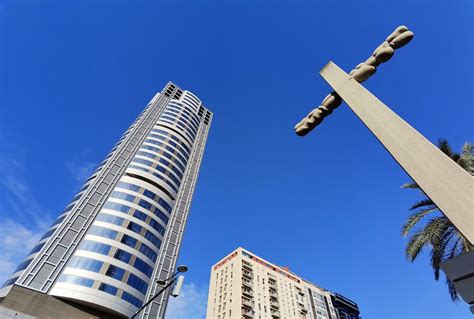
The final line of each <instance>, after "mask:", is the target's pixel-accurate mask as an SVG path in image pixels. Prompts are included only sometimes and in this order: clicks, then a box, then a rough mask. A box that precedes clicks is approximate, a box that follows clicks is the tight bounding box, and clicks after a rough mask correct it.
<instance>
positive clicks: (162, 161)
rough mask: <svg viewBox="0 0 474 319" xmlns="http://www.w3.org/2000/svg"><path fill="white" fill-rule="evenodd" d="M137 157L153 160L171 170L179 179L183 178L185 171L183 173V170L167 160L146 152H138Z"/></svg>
mask: <svg viewBox="0 0 474 319" xmlns="http://www.w3.org/2000/svg"><path fill="white" fill-rule="evenodd" d="M137 155H138V156H144V157H147V158H150V159H153V160H155V161H157V162H159V163H161V164H163V165H164V166H166V167H168V168H169V169H171V170H172V171H173V172H174V173H175V174H176V175H177V176H178V177H179V178H183V173H184V170H183V171H181V170H179V169H177V168H176V166H174V165H173V164H172V163H170V162H169V161H167V160H165V159H164V158H163V157H159V156H157V155H153V154H151V153H148V152H144V151H138V152H137Z"/></svg>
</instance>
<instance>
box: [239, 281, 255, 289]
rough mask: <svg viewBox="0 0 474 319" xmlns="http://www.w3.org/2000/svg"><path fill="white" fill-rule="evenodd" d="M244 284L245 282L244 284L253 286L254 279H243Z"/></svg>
mask: <svg viewBox="0 0 474 319" xmlns="http://www.w3.org/2000/svg"><path fill="white" fill-rule="evenodd" d="M242 284H243V285H244V286H247V287H250V288H253V282H252V281H250V280H247V279H243V280H242Z"/></svg>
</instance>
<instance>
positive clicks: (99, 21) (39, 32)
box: [0, 0, 474, 319]
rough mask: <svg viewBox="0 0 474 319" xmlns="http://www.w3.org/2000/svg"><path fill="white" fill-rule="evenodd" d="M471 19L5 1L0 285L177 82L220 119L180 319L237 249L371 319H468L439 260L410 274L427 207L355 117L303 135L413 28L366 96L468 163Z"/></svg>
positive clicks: (187, 4)
mask: <svg viewBox="0 0 474 319" xmlns="http://www.w3.org/2000/svg"><path fill="white" fill-rule="evenodd" d="M473 21H474V3H473V1H472V0H465V1H444V2H443V3H440V2H437V1H413V0H398V1H347V2H342V1H327V0H324V1H322V0H321V1H307V2H305V1H272V2H270V1H237V0H236V1H210V2H205V1H199V2H198V1H194V2H192V1H161V3H159V2H158V1H105V0H103V1H92V0H90V1H89V0H84V1H65V0H64V1H48V0H43V1H41V0H36V1H21V0H10V1H8V0H3V1H0V45H1V47H0V174H1V176H2V177H1V178H0V217H1V220H2V225H1V226H0V232H2V234H3V235H4V236H2V237H3V238H2V239H1V241H2V242H1V243H0V256H1V258H0V259H1V260H0V269H1V271H0V277H1V278H0V279H4V278H5V276H6V275H7V273H8V272H9V271H11V270H12V268H14V267H15V264H16V263H17V262H18V261H19V260H21V258H22V257H24V254H25V253H26V251H27V248H28V247H30V246H31V245H33V244H34V242H35V241H36V240H37V239H38V236H39V234H40V233H41V232H42V231H43V230H44V229H45V228H46V227H47V225H48V224H49V223H50V221H51V220H52V219H53V218H54V217H55V216H56V215H57V214H58V213H59V212H60V211H61V210H62V209H63V208H64V206H65V205H66V204H67V202H68V201H69V200H70V199H71V197H72V196H73V194H74V193H75V191H77V190H78V187H79V186H80V184H81V182H82V181H84V179H85V178H86V176H87V174H88V173H89V172H90V171H91V169H93V168H94V166H95V165H97V164H98V163H99V162H100V161H101V160H102V158H103V157H104V156H105V155H106V154H107V152H108V150H109V149H110V148H111V147H112V146H113V145H114V144H115V142H116V141H117V139H118V138H119V137H120V135H121V134H122V133H123V131H124V130H125V129H126V128H127V127H128V125H129V124H130V123H131V122H132V121H133V120H134V119H135V117H136V116H137V115H138V113H140V112H141V110H142V109H143V107H144V106H145V105H146V103H147V102H148V100H149V99H150V98H151V97H152V96H153V95H154V93H155V92H156V91H159V90H161V88H162V87H163V86H164V85H165V84H166V82H167V81H169V80H171V81H173V82H175V83H177V84H178V85H180V86H181V87H183V88H185V89H188V90H190V91H191V92H193V93H195V94H196V95H197V96H199V97H200V98H201V99H202V101H204V103H205V105H206V106H207V107H209V108H210V109H211V110H212V111H213V112H214V122H213V124H212V127H211V132H210V136H209V140H208V145H207V148H206V152H205V156H204V161H203V164H202V167H201V173H200V177H199V181H198V184H197V190H196V192H195V196H194V202H193V205H192V208H191V213H190V217H189V220H188V225H187V229H186V233H185V237H184V242H183V245H182V249H181V255H180V261H181V262H182V263H186V264H187V265H188V266H189V267H190V271H189V273H188V275H187V279H186V280H187V283H188V285H187V291H186V294H185V296H183V298H182V299H181V301H179V302H181V304H179V305H178V303H177V301H178V299H179V298H178V299H177V300H176V301H174V302H175V305H174V306H173V307H175V308H174V311H175V316H180V315H179V314H181V316H184V315H183V313H184V311H186V310H183V309H187V310H192V313H193V316H190V317H189V318H194V317H196V318H202V315H200V314H202V309H203V306H202V303H203V302H204V303H205V301H206V298H207V285H208V281H209V272H210V266H211V265H212V264H213V263H215V262H216V261H217V260H219V259H220V258H222V257H223V256H224V255H226V254H227V253H229V252H230V251H232V250H233V249H235V248H236V247H238V246H243V247H245V248H246V249H248V250H250V251H253V252H254V253H256V254H257V255H260V256H262V257H263V258H266V259H268V260H270V261H272V262H274V263H277V264H281V265H288V266H290V269H292V270H293V271H294V272H295V273H297V274H299V275H301V276H303V277H305V278H307V279H308V280H310V281H313V282H315V283H317V284H319V285H321V286H323V287H326V288H327V289H330V290H333V291H337V292H340V293H341V294H343V295H345V296H347V297H349V298H352V299H354V300H355V301H356V302H357V303H358V304H359V306H360V309H361V311H362V315H363V317H364V318H365V319H378V318H397V319H398V318H403V319H405V318H413V319H415V318H416V319H418V318H430V319H432V318H440V319H441V318H442V319H445V318H456V319H457V318H469V311H468V307H467V306H466V305H465V304H464V303H462V302H459V303H457V304H453V303H452V302H451V301H450V299H449V296H448V293H447V291H446V287H445V284H444V282H443V280H440V282H435V281H434V279H433V273H432V270H431V268H430V266H429V256H427V255H424V256H421V257H420V259H419V260H418V261H417V262H415V263H414V264H410V263H408V262H407V261H406V260H405V257H404V244H405V240H404V239H403V238H402V237H401V236H400V228H401V225H402V224H403V222H404V220H405V219H406V218H407V216H408V214H409V213H408V211H407V209H408V207H409V206H410V205H411V204H412V203H413V202H414V201H416V200H417V199H418V198H420V194H418V193H416V192H415V191H410V190H402V189H400V185H402V184H403V183H405V182H407V181H408V180H409V178H408V176H407V175H406V174H405V173H404V172H403V171H402V170H401V169H400V168H399V166H398V165H397V164H396V163H395V162H394V161H393V159H392V158H391V157H390V156H389V155H388V154H387V152H386V151H385V150H384V149H383V148H382V147H381V145H380V144H379V143H378V142H377V141H376V140H375V138H374V137H373V136H372V135H371V134H370V133H369V131H368V130H367V129H366V128H365V127H364V126H363V125H362V124H361V123H360V121H359V120H358V119H357V118H356V116H355V115H354V114H353V113H352V112H351V111H350V110H349V109H348V107H347V106H345V105H343V106H341V107H340V108H339V109H337V110H336V112H335V113H333V115H331V116H330V117H329V118H328V119H327V120H325V122H324V123H323V125H321V126H320V127H318V128H317V129H316V130H315V131H314V132H312V133H311V134H310V135H308V136H307V137H305V138H300V137H297V136H296V135H295V134H294V133H293V126H294V124H295V123H297V122H298V121H299V120H300V119H301V118H302V117H303V116H305V115H306V114H307V113H308V112H309V111H310V110H311V109H312V108H313V107H315V106H317V105H319V103H320V101H321V100H322V98H323V97H324V96H325V95H326V94H327V93H328V91H329V87H328V85H327V84H326V83H325V82H324V80H322V78H320V77H319V75H318V71H319V70H320V69H321V67H322V66H324V64H325V63H326V62H327V61H328V60H329V59H332V60H333V61H335V62H336V63H337V64H339V65H340V66H341V67H342V68H344V69H345V70H347V71H349V70H351V69H352V67H353V66H355V65H356V64H358V63H359V62H361V61H363V60H365V59H366V58H367V57H368V56H369V55H370V54H371V53H372V51H373V50H374V49H375V47H377V46H378V45H379V44H380V43H381V41H383V40H384V39H385V37H386V36H387V35H388V34H389V33H390V32H392V30H393V29H394V28H395V27H396V26H398V25H400V24H406V25H407V26H409V28H410V29H412V30H413V31H414V32H415V39H414V40H413V41H412V42H411V43H410V44H409V45H408V46H406V47H404V48H403V49H401V50H400V51H397V53H396V54H395V56H394V57H393V59H392V60H391V61H390V63H388V64H385V65H383V66H382V67H381V68H380V69H379V70H378V72H377V74H376V75H375V76H374V77H373V78H372V79H370V80H369V81H368V82H367V83H366V86H367V87H368V88H369V89H371V90H372V91H373V92H374V93H375V94H376V95H377V96H378V97H379V98H380V99H382V100H383V101H384V102H385V103H386V104H388V105H389V106H391V107H392V108H393V110H395V111H396V112H397V113H398V114H399V115H401V116H402V117H403V118H405V119H406V120H407V121H408V122H409V123H410V124H412V125H413V126H414V127H416V128H417V129H418V130H419V131H420V132H421V133H422V134H424V135H425V136H426V137H427V138H428V139H430V140H431V141H433V142H435V141H436V140H437V139H438V138H439V137H445V138H447V139H448V140H449V141H451V143H452V144H453V146H454V147H455V148H456V149H459V148H460V146H461V145H462V144H463V143H464V142H465V141H467V140H471V141H472V140H473V137H474V123H473V122H474V121H473V116H472V107H473V101H474V90H473V88H474V85H473V84H474V78H473V70H474V63H473V56H474V55H473V53H474V42H473V38H474V31H473V30H474V22H473ZM20 224H23V226H21V227H20ZM200 303H201V306H199V304H200ZM180 307H181V308H180ZM176 313H178V315H176ZM188 313H189V312H188Z"/></svg>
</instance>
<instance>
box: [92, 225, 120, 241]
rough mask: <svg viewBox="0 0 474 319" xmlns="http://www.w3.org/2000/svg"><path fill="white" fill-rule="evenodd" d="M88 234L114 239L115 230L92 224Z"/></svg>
mask: <svg viewBox="0 0 474 319" xmlns="http://www.w3.org/2000/svg"><path fill="white" fill-rule="evenodd" d="M88 234H90V235H95V236H101V237H105V238H110V239H115V237H116V236H117V232H116V231H115V230H112V229H107V228H104V227H99V226H92V227H91V228H90V229H89V232H88Z"/></svg>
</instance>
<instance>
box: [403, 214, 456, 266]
mask: <svg viewBox="0 0 474 319" xmlns="http://www.w3.org/2000/svg"><path fill="white" fill-rule="evenodd" d="M446 223H450V222H449V220H448V219H447V218H446V217H444V216H440V217H434V218H432V219H431V220H430V221H429V222H428V223H427V224H426V225H425V227H424V228H423V229H421V230H419V231H417V232H416V233H415V234H413V236H412V237H411V238H410V241H409V242H408V243H407V245H406V247H405V256H406V257H407V259H408V260H410V261H411V262H413V261H415V259H416V257H417V256H418V255H419V254H420V253H421V251H422V250H423V247H424V246H432V245H431V243H432V240H433V239H434V238H435V237H436V236H438V237H439V236H442V235H443V229H444V227H445V224H446Z"/></svg>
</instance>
